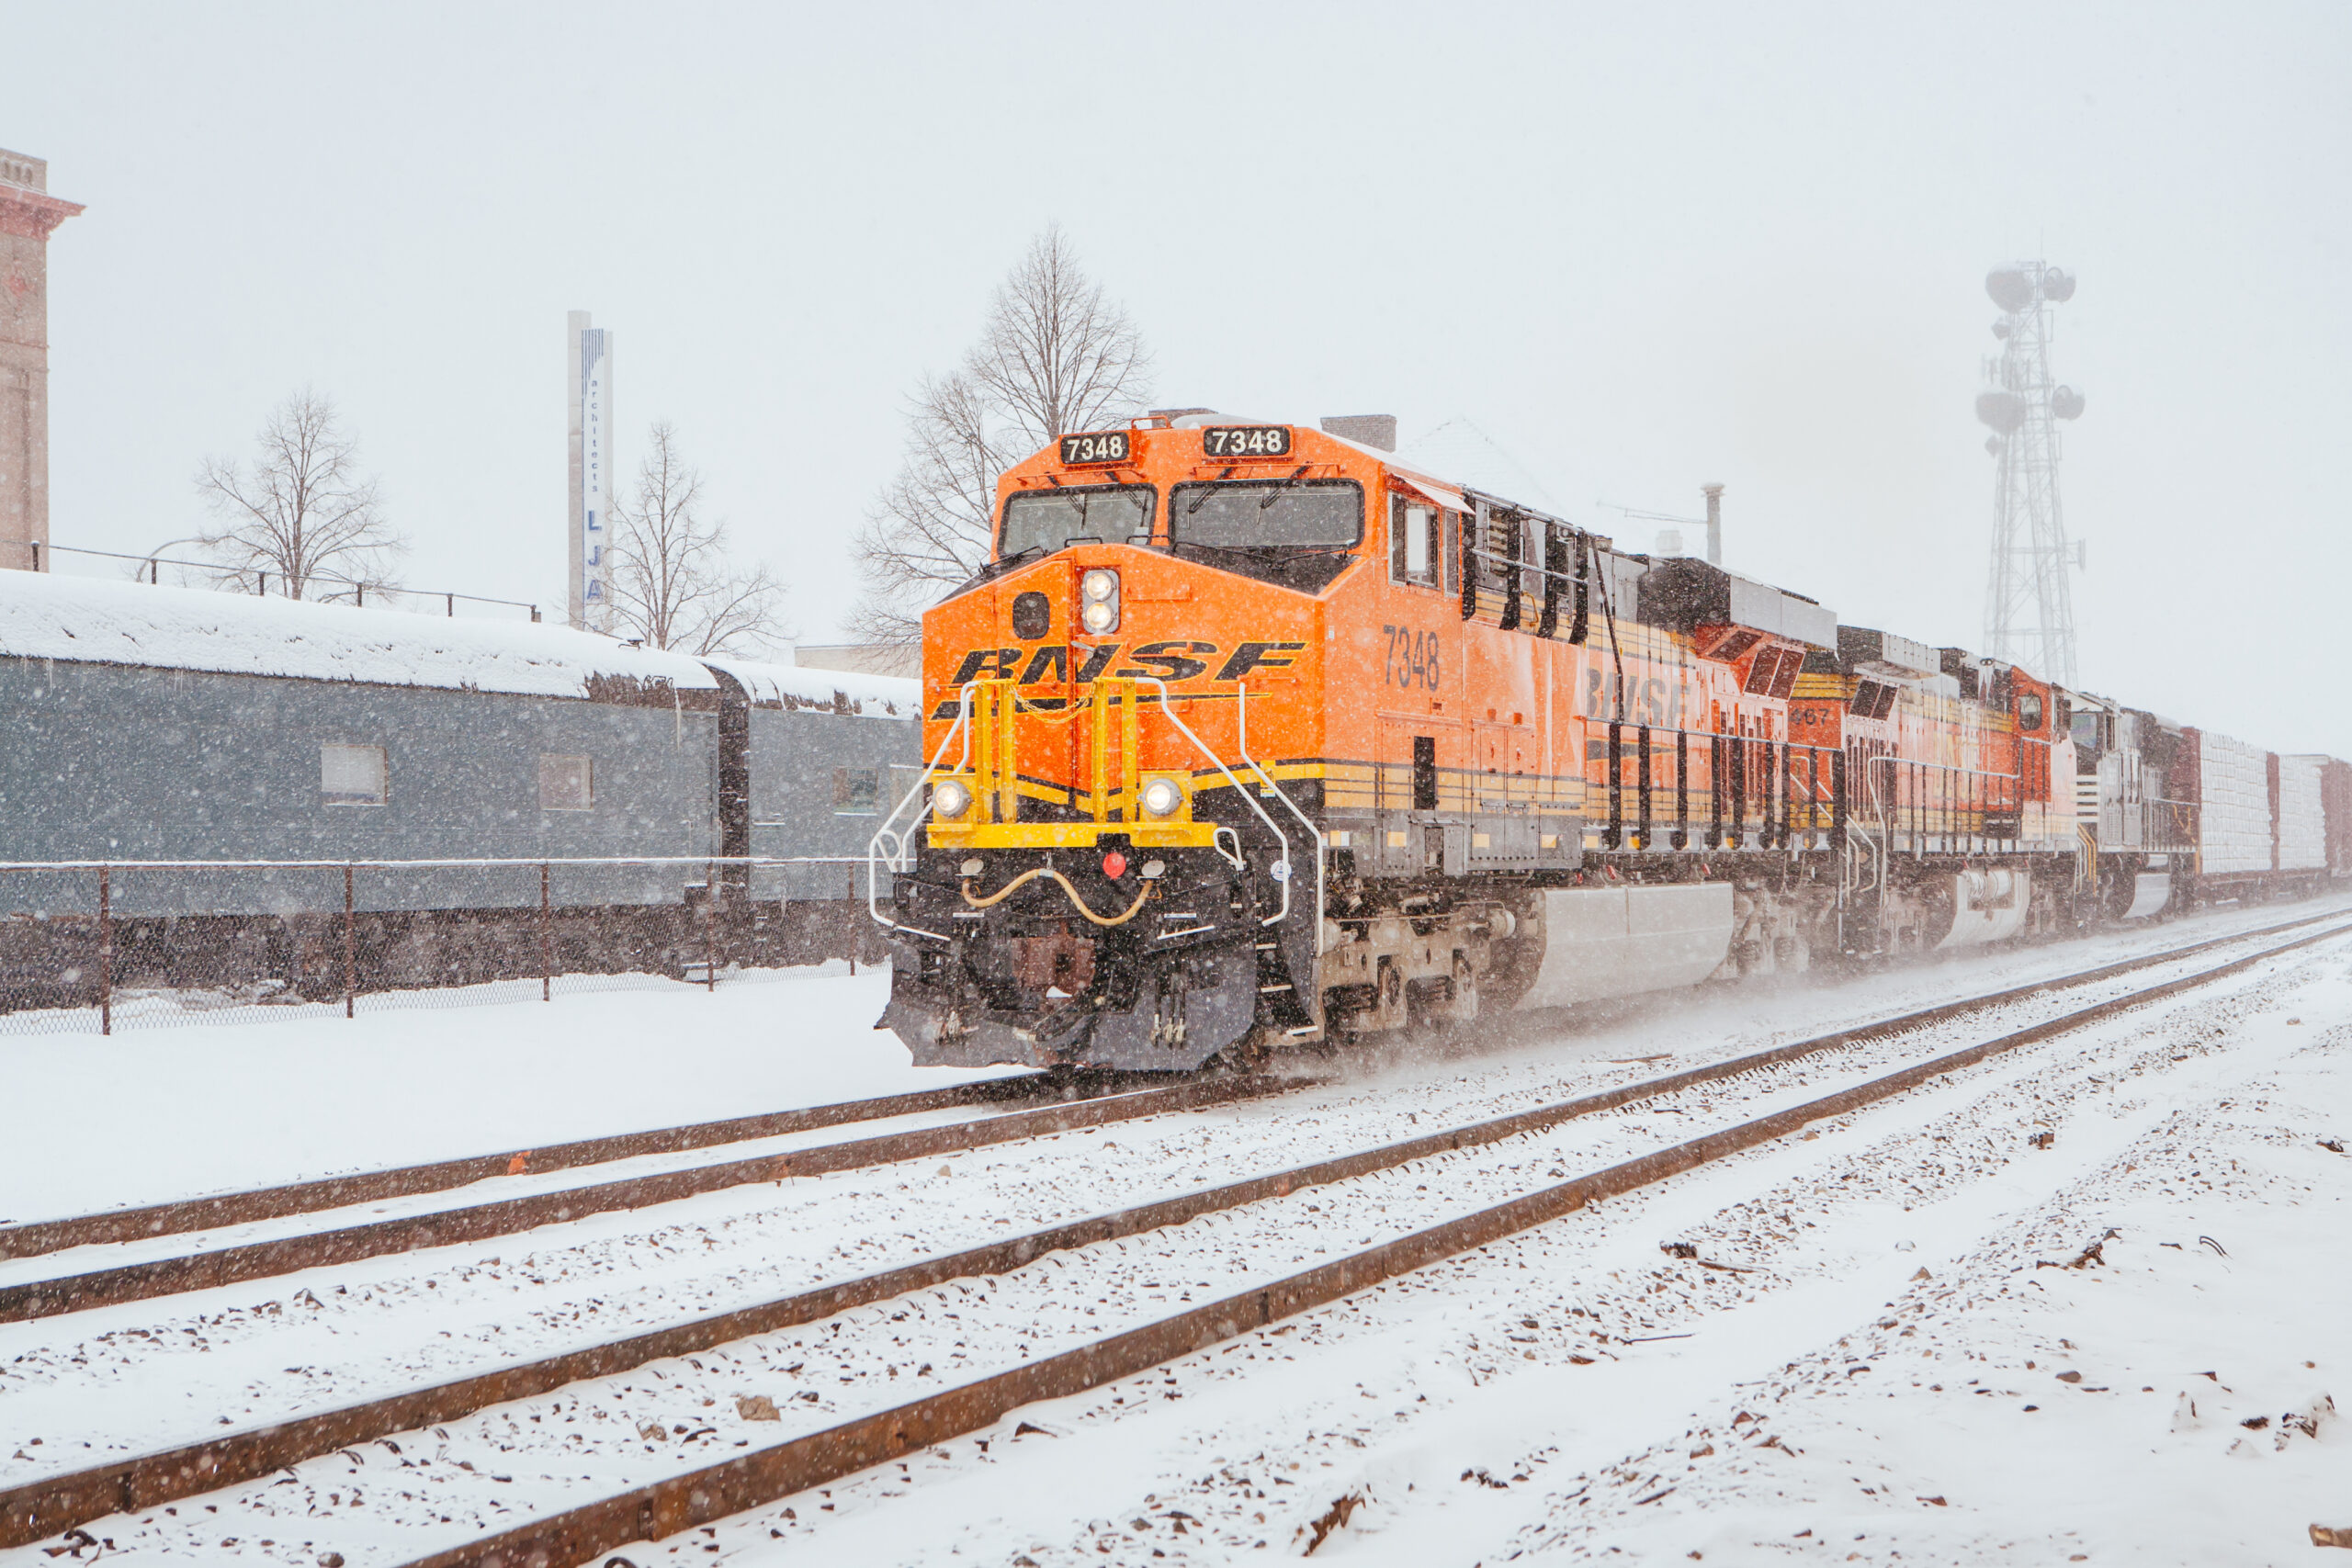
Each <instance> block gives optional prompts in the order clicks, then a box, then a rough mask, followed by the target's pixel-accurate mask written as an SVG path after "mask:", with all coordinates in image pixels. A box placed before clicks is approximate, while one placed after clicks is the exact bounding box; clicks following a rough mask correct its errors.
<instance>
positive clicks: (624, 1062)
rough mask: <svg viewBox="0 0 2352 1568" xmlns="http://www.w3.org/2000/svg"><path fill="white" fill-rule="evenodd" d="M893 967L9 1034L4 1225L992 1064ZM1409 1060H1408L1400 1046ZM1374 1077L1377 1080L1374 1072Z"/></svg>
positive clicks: (1911, 976)
mask: <svg viewBox="0 0 2352 1568" xmlns="http://www.w3.org/2000/svg"><path fill="white" fill-rule="evenodd" d="M2334 907H2338V906H2335V905H2329V904H2324V903H2317V902H2314V903H2309V904H2289V905H2269V906H2263V907H2256V908H2245V909H2237V908H2229V909H2223V910H2221V911H2217V912H2214V913H2210V914H2206V915H2202V916H2199V917H2198V918H2196V919H2187V920H2178V921H2170V922H2166V923H2165V924H2163V925H2160V926H2147V927H2143V928H2141V929H2138V930H2135V931H2131V932H2128V933H2109V934H2108V935H2106V936H2103V937H2101V938H2098V939H2096V940H2090V941H2082V942H2061V943H2055V944H2052V945H2050V946H2046V947H2038V948H2030V949H2020V950H2018V951H2015V952H2006V953H1971V954H1965V955H1962V956H1960V957H1957V958H1955V959H1952V960H1949V961H1945V962H1930V963H1924V964H1910V965H1904V966H1900V967H1896V968H1894V969H1890V970H1887V971H1884V972H1882V973H1878V974H1873V975H1870V976H1863V977H1860V978H1855V979H1851V980H1849V981H1847V982H1845V983H1843V984H1840V985H1838V986H1836V987H1831V988H1828V989H1822V988H1819V987H1814V986H1811V985H1807V984H1804V983H1792V984H1789V985H1784V986H1781V987H1749V988H1745V989H1742V990H1738V991H1728V992H1694V993H1691V994H1690V995H1688V996H1681V997H1667V998H1642V999H1639V1000H1636V1001H1634V1002H1629V1003H1623V1004H1618V1005H1615V1006H1608V1007H1599V1008H1594V1009H1590V1010H1588V1011H1587V1012H1586V1013H1585V1014H1584V1015H1582V1016H1581V1017H1577V1018H1569V1017H1566V1016H1565V1015H1560V1014H1537V1015H1521V1016H1519V1017H1515V1018H1512V1019H1508V1020H1501V1021H1497V1023H1496V1025H1495V1027H1494V1029H1493V1030H1492V1031H1491V1032H1490V1034H1491V1038H1492V1039H1493V1040H1494V1041H1496V1042H1498V1043H1499V1042H1506V1041H1511V1040H1519V1041H1526V1042H1536V1043H1542V1044H1543V1046H1544V1049H1545V1051H1546V1053H1547V1055H1557V1053H1558V1052H1559V1051H1560V1050H1562V1049H1563V1048H1564V1047H1563V1041H1564V1040H1565V1041H1566V1042H1567V1043H1566V1047H1565V1048H1566V1049H1567V1050H1568V1051H1569V1052H1570V1053H1571V1055H1583V1056H1586V1057H1590V1058H1600V1057H1605V1056H1606V1055H1609V1054H1610V1053H1611V1052H1615V1053H1617V1054H1619V1055H1623V1054H1625V1053H1626V1052H1628V1051H1631V1050H1641V1051H1645V1052H1673V1051H1677V1050H1681V1049H1686V1048H1688V1047H1690V1046H1691V1045H1693V1044H1698V1043H1713V1042H1714V1041H1717V1040H1720V1039H1724V1038H1732V1037H1744V1036H1749V1035H1755V1036H1758V1037H1760V1038H1762V1039H1763V1040H1764V1042H1765V1043H1777V1042H1779V1041H1781V1040H1784V1039H1794V1038H1797V1037H1799V1036H1801V1035H1803V1034H1806V1033H1811V1032H1818V1031H1821V1030H1825V1029H1831V1028H1837V1027H1840V1026H1842V1025H1844V1024H1846V1023H1849V1022H1852V1021H1860V1020H1864V1019H1869V1018H1874V1017H1879V1016H1883V1015H1884V1014H1887V1013H1891V1012H1896V1011H1902V1010H1907V1009H1912V1008H1917V1007H1922V1006H1928V1005H1932V1004H1933V1003H1936V1002H1939V1001H1945V1000H1949V999H1951V998H1953V997H1954V996H1958V995H1966V994H1971V993H1973V992H1977V991H1983V990H1988V989H1993V988H1996V987H2001V986H2004V985H2017V984H2022V983H2025V982H2028V981H2030V980H2035V979H2041V978H2046V977H2049V976H2059V975H2064V974H2067V973H2070V972H2072V971H2074V970H2076V969H2081V968H2084V967H2086V966H2089V965H2091V964H2099V963H2104V962H2108V961H2110V960H2112V959H2115V958H2119V957H2129V956H2131V955H2133V954H2135V953H2146V952H2153V951H2158V950H2161V949H2165V948H2169V947H2176V946H2180V945H2183V944H2186V943H2188V942H2195V941H2199V940H2200V939H2203V938H2207V937H2212V936H2218V935H2222V934H2224V933H2226V932H2229V931H2244V930H2252V929H2256V928H2258V927H2263V926H2269V925H2276V924H2278V923H2279V922H2281V921H2285V920H2290V919H2298V918H2301V917H2303V916H2306V915H2311V914H2316V913H2320V912H2322V911H2323V910H2324V909H2327V908H2334ZM888 991H889V976H888V971H887V970H879V969H871V968H869V969H865V970H862V971H861V972H860V973H858V974H857V975H854V976H851V975H848V974H846V973H845V972H844V969H843V966H842V964H838V963H836V964H829V965H826V966H824V967H823V968H817V969H797V970H780V971H766V972H754V973H752V974H750V975H747V976H741V977H729V978H726V979H722V981H721V983H720V985H719V986H718V989H717V990H716V991H715V992H706V991H705V990H704V988H703V987H700V986H695V985H691V984H684V983H677V982H672V981H667V980H662V979H660V978H657V977H654V976H611V977H606V978H603V979H597V978H592V977H576V976H575V977H570V978H567V979H564V980H560V981H559V982H558V984H557V995H556V997H555V999H554V1000H553V1001H551V1002H541V1001H540V1000H539V999H538V987H537V983H536V982H528V981H520V982H509V983H505V984H503V985H499V986H481V987H463V988H458V989H454V990H449V991H440V992H402V993H390V994H385V995H380V996H373V997H366V998H361V999H360V1007H359V1016H358V1017H357V1018H356V1019H348V1020H346V1019H345V1018H344V1017H342V1016H341V1013H340V1010H337V1009H334V1008H332V1007H304V1008H300V1009H295V1008H288V1009H287V1010H285V1013H286V1016H282V1017H272V1016H269V1010H264V1009H245V1010H241V1011H240V1012H239V1013H238V1014H237V1015H236V1016H237V1020H238V1021H235V1022H219V1021H203V1022H191V1023H190V1024H188V1025H187V1026H186V1027H185V1028H176V1029H167V1028H161V1027H159V1028H154V1029H141V1030H138V1031H134V1032H121V1033H118V1034H115V1035H112V1036H101V1035H99V1034H98V1033H97V1032H96V1017H95V1015H91V1016H88V1017H87V1018H86V1020H85V1032H83V1033H80V1034H74V1033H65V1032H44V1033H42V1034H40V1035H38V1036H32V1035H17V1036H8V1035H0V1081H5V1082H6V1083H7V1084H8V1085H9V1086H10V1088H11V1089H12V1091H13V1092H15V1093H17V1094H18V1095H20V1096H21V1097H22V1103H25V1104H28V1105H41V1106H49V1107H52V1108H55V1113H54V1114H51V1115H47V1116H43V1117H40V1118H37V1119H36V1118H26V1119H23V1120H20V1121H19V1122H17V1124H16V1125H14V1126H12V1127H11V1129H10V1133H11V1135H10V1137H9V1138H8V1139H7V1140H6V1142H5V1143H0V1223H10V1222H14V1223H23V1222H25V1221H28V1220H35V1219H51V1218H56V1217H59V1216H62V1215H67V1214H77V1213H96V1212H98V1211H100V1210H104V1209H107V1208H117V1207H125V1206H130V1205H134V1204H140V1203H153V1202H163V1201H169V1200H172V1199H175V1198H186V1197H194V1196H198V1195H201V1194H206V1193H212V1192H220V1191H231V1190H243V1189H247V1188H253V1187H266V1186H275V1185H277V1184H279V1183H283V1182H291V1181H302V1180H309V1179H314V1178H319V1177H325V1176H340V1175H345V1174H348V1173H350V1172H353V1171H360V1170H374V1169H379V1168H385V1167H388V1166H399V1165H410V1164H419V1163H423V1162H425V1161H429V1160H435V1159H447V1158H454V1157H458V1156H467V1155H480V1154H492V1153H498V1152H501V1151H503V1150H507V1149H518V1148H530V1147H534V1146H537V1145H548V1144H554V1143H560V1142H564V1141H566V1140H570V1139H575V1138H586V1137H595V1136H600V1135H604V1134H618V1133H634V1132H643V1131H646V1130H648V1129H650V1128H656V1127H665V1126H674V1125H678V1124H681V1123H684V1122H700V1121H708V1120H715V1119H719V1118H725V1117H732V1116H748V1115H755V1114H758V1113H760V1112H763V1111H780V1110H786V1109H792V1108H797V1107H800V1106H808V1105H821V1104H827V1103H831V1102H833V1101H837V1100H852V1099H861V1098H865V1097H867V1096H871V1095H881V1094H895V1093H900V1092H907V1091H911V1090H915V1089H933V1088H939V1087H942V1086H944V1085H949V1084H954V1083H960V1082H965V1081H968V1080H971V1079H974V1078H980V1077H996V1076H1000V1075H1001V1072H1002V1071H1003V1069H987V1070H982V1071H978V1072H973V1071H967V1070H963V1069H956V1068H944V1067H933V1068H917V1067H915V1066H912V1065H911V1064H910V1061H909V1058H908V1055H907V1050H906V1047H905V1046H904V1045H902V1044H900V1043H899V1040H898V1038H897V1037H896V1036H895V1035H892V1034H890V1033H888V1032H886V1031H878V1030H876V1029H874V1028H873V1027H872V1025H873V1022H874V1021H875V1020H876V1018H878V1017H880V1016H881V1013H882V1009H883V1005H884V1003H885V1002H886V1001H887V1000H888ZM1405 1059H1406V1060H1407V1061H1408V1063H1409V1061H1410V1060H1411V1057H1410V1056H1409V1055H1408V1056H1407V1057H1406V1058H1405ZM1369 1081H1377V1080H1376V1078H1374V1079H1373V1080H1369Z"/></svg>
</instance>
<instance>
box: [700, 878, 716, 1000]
mask: <svg viewBox="0 0 2352 1568" xmlns="http://www.w3.org/2000/svg"><path fill="white" fill-rule="evenodd" d="M702 876H703V883H702V983H703V988H704V989H705V990H709V991H716V990H717V989H718V929H717V922H718V911H717V908H716V907H715V905H716V900H717V899H718V866H716V865H706V866H704V867H703V868H702Z"/></svg>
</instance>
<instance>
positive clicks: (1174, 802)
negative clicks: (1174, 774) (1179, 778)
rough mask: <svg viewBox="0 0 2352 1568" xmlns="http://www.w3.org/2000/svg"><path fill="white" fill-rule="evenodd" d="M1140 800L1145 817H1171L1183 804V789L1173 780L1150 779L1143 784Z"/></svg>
mask: <svg viewBox="0 0 2352 1568" xmlns="http://www.w3.org/2000/svg"><path fill="white" fill-rule="evenodd" d="M1141 799H1142V801H1143V809H1144V815H1145V816H1147V817H1173V816H1175V815H1176V812H1177V809H1178V808H1179V807H1182V805H1183V804H1184V788H1183V786H1182V784H1178V783H1177V782H1176V781H1175V780H1174V779H1151V780H1148V781H1147V782H1146V783H1145V784H1144V786H1143V794H1142V796H1141Z"/></svg>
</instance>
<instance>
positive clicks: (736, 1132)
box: [0, 1074, 1075, 1258]
mask: <svg viewBox="0 0 2352 1568" xmlns="http://www.w3.org/2000/svg"><path fill="white" fill-rule="evenodd" d="M1056 1098H1059V1099H1069V1098H1075V1097H1074V1096H1069V1095H1062V1094H1057V1093H1056V1092H1054V1091H1053V1090H1052V1089H1049V1088H1047V1087H1046V1085H1045V1084H1044V1081H1043V1080H1042V1078H1041V1077H1039V1076H1037V1075H1030V1074H1023V1075H1022V1076H1020V1077H1001V1078H989V1079H985V1080H983V1081H981V1082H978V1083H968V1084H957V1085H956V1086H954V1087H952V1088H948V1089H919V1090H916V1091H914V1092H912V1093H909V1094H890V1095H882V1096H878V1097H876V1098H875V1099H872V1100H838V1101H835V1102H834V1103H832V1104H831V1105H812V1106H808V1107H805V1108H802V1109H799V1110H793V1111H768V1112H766V1113H764V1114H762V1115H757V1116H735V1117H729V1118H727V1119H726V1120H723V1121H717V1122H689V1123H686V1124H685V1125H684V1126H678V1127H658V1128H653V1129H651V1130H650V1131H646V1132H642V1133H619V1134H612V1135H610V1136H606V1137H601V1138H582V1139H577V1140H574V1141H572V1142H570V1143H562V1144H551V1145H546V1146H544V1147H540V1148H529V1149H507V1150H504V1151H503V1152H501V1153H497V1154H486V1155H469V1156H460V1157H458V1158H456V1159H446V1160H431V1161H427V1162H425V1163H424V1164H421V1165H406V1166H396V1167H392V1168H388V1169H383V1170H368V1171H358V1172H355V1173H354V1174H352V1175H349V1176H331V1177H322V1178H320V1179H317V1180H313V1181H296V1182H288V1183H286V1184H284V1185H282V1186H277V1187H258V1188H251V1189H247V1190H243V1191H238V1192H220V1193H215V1194H213V1195H211V1196H209V1197H205V1198H186V1199H180V1200H178V1201H174V1202H169V1203H147V1204H141V1205H140V1206H139V1207H137V1208H129V1209H110V1210H107V1211H105V1212H104V1213H94V1214H75V1215H72V1216H70V1217H67V1218H63V1219H55V1220H28V1221H26V1222H24V1223H23V1224H0V1258H36V1257H39V1256H40V1255H41V1254H43V1253H50V1252H59V1251H62V1250H63V1249H65V1248H67V1247H89V1246H96V1245H99V1244H102V1243H106V1242H122V1241H139V1240H143V1239H144V1238H146V1237H148V1236H154V1235H180V1234H182V1233H185V1232H187V1231H202V1230H212V1229H215V1228H217V1227H219V1226H221V1225H241V1224H252V1223H254V1221H257V1220H276V1219H283V1218H285V1217H286V1216H287V1215H288V1214H307V1213H317V1212H318V1211H320V1210H322V1209H340V1208H345V1207H347V1206H349V1205H351V1204H354V1203H372V1202H378V1201H382V1200H384V1199H388V1198H408V1197H413V1196H415V1195H417V1194H419V1193H423V1192H446V1191H447V1190H450V1189H452V1188H457V1187H467V1186H470V1185H472V1184H473V1183H474V1182H477V1181H486V1180H489V1179H492V1178H495V1177H501V1176H524V1175H544V1174H545V1173H547V1172H548V1171H554V1170H573V1169H577V1168H580V1167H582V1166H590V1165H605V1164H608V1163H610V1162H612V1161H614V1160H623V1159H635V1158H638V1157H639V1156H645V1155H662V1154H678V1153H683V1152H684V1151H685V1150H688V1149H702V1148H709V1147H711V1146H713V1145H719V1144H740V1143H746V1142H749V1141H750V1140H752V1139H753V1138H770V1137H778V1136H781V1135H782V1134H786V1133H806V1132H812V1131H814V1130H816V1129H818V1128H820V1127H838V1126H842V1125H844V1124H846V1123H849V1122H876V1121H880V1120H882V1119H883V1118H885V1117H890V1116H912V1115H916V1114H919V1113H921V1112H922V1111H946V1110H953V1109H955V1108H956V1107H958V1106H964V1105H981V1104H988V1103H989V1102H991V1101H997V1100H1029V1099H1056Z"/></svg>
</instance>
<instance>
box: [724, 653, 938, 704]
mask: <svg viewBox="0 0 2352 1568" xmlns="http://www.w3.org/2000/svg"><path fill="white" fill-rule="evenodd" d="M705 662H707V664H709V665H710V666H711V667H712V668H713V669H716V670H724V671H726V672H727V673H728V674H729V675H732V676H733V677H734V678H735V679H736V680H738V681H740V682H742V685H743V690H744V693H745V694H747V695H749V696H750V697H751V699H752V706H753V707H762V708H785V709H793V708H821V709H823V710H824V711H826V712H828V713H838V714H844V715H849V716H856V717H861V718H905V719H913V718H921V717H922V682H920V681H910V680H908V679H906V678H905V677H904V676H899V675H867V674H864V673H862V672H860V671H853V670H811V669H804V668H803V667H801V666H800V665H797V664H763V663H760V662H758V661H757V660H749V659H735V658H730V657H725V656H721V655H717V654H714V655H712V656H710V657H709V658H708V659H707V660H705Z"/></svg>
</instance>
